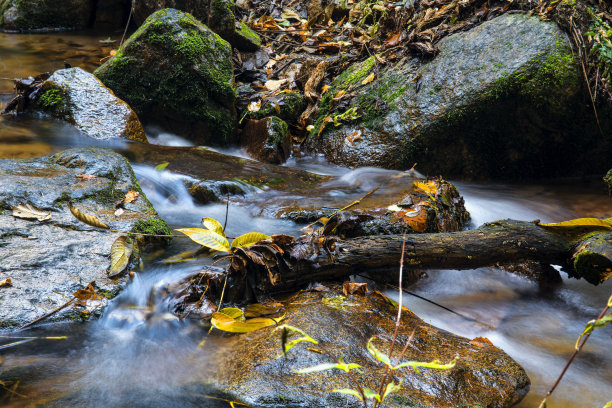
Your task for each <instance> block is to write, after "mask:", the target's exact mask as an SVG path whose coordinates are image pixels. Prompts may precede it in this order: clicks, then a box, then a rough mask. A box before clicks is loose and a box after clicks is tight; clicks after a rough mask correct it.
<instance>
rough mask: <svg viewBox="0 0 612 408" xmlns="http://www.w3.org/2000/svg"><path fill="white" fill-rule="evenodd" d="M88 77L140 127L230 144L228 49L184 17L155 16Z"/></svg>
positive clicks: (233, 116) (232, 121) (232, 131)
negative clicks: (95, 79) (124, 104)
mask: <svg viewBox="0 0 612 408" xmlns="http://www.w3.org/2000/svg"><path fill="white" fill-rule="evenodd" d="M94 74H95V75H96V76H97V77H98V78H99V79H100V80H101V81H102V82H103V83H104V84H105V85H106V86H108V87H109V88H110V89H112V90H113V91H114V92H115V94H116V95H117V96H118V97H120V98H121V99H123V100H124V101H126V102H127V103H128V104H130V106H131V107H132V108H133V109H134V110H135V111H136V112H137V113H138V115H139V116H140V118H141V119H142V120H143V121H144V122H148V123H155V124H159V125H162V126H163V127H164V128H166V129H168V130H170V131H173V132H175V133H178V134H181V135H183V136H185V137H188V138H190V139H192V140H193V141H195V142H197V143H202V144H214V145H225V144H228V143H232V142H235V140H236V110H235V108H234V100H235V94H234V88H233V85H232V82H233V68H232V62H231V47H230V46H229V44H228V43H227V42H226V41H225V40H223V39H222V38H220V37H219V36H218V35H217V34H215V33H213V32H212V31H210V30H209V29H208V28H207V27H206V26H205V25H203V24H202V23H200V22H199V21H198V20H196V19H195V18H193V16H191V15H189V14H186V13H183V12H181V11H178V10H174V9H163V10H159V11H157V12H155V13H154V14H152V15H151V16H149V18H147V20H146V21H145V22H144V24H143V25H142V26H141V27H140V28H139V29H138V30H137V31H136V32H135V33H134V34H133V35H132V36H131V37H130V38H129V39H128V40H127V41H126V42H125V43H124V44H123V46H122V47H121V48H120V49H119V50H118V51H117V54H116V55H115V56H114V57H112V58H111V59H110V60H108V61H107V62H106V63H104V65H102V66H101V67H100V68H98V69H97V70H96V71H95V73H94Z"/></svg>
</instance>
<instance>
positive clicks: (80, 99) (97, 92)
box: [37, 68, 147, 142]
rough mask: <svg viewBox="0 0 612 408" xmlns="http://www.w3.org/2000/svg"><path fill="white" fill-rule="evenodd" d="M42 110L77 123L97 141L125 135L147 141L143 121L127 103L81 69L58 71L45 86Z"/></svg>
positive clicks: (79, 127) (124, 137)
mask: <svg viewBox="0 0 612 408" xmlns="http://www.w3.org/2000/svg"><path fill="white" fill-rule="evenodd" d="M37 106H38V108H39V109H42V110H44V111H47V112H49V113H51V114H52V115H53V116H55V117H58V118H60V119H64V120H66V121H67V122H69V123H72V124H73V125H75V126H76V127H77V128H78V129H79V130H80V131H81V132H83V133H84V134H85V135H87V136H89V137H92V138H94V139H98V140H107V139H112V138H123V139H129V140H135V141H139V142H146V141H147V137H146V136H145V132H144V129H143V127H142V124H141V123H140V121H139V120H138V116H137V115H136V113H135V112H134V111H133V110H132V108H130V107H129V105H128V104H127V103H125V102H124V101H122V100H121V99H119V98H117V97H116V96H115V95H114V94H113V92H112V91H111V90H110V89H108V88H107V87H106V86H104V84H103V83H102V82H100V80H99V79H98V78H96V77H95V76H93V74H90V73H89V72H86V71H84V70H82V69H81V68H67V69H61V70H59V71H56V72H55V73H53V75H51V77H50V78H49V79H48V80H47V81H45V83H44V84H43V85H42V89H41V93H40V96H39V98H38V100H37Z"/></svg>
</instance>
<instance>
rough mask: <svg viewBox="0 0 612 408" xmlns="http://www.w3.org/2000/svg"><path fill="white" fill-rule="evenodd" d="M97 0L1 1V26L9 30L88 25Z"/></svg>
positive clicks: (34, 29)
mask: <svg viewBox="0 0 612 408" xmlns="http://www.w3.org/2000/svg"><path fill="white" fill-rule="evenodd" d="M94 3H95V1H94V0H61V1H58V0H0V26H2V28H3V29H4V30H7V31H44V30H55V29H68V30H69V29H78V28H85V27H87V26H88V25H89V23H90V22H91V20H92V18H93V16H94V11H95V4H94Z"/></svg>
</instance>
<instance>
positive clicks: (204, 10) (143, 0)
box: [134, 0, 261, 51]
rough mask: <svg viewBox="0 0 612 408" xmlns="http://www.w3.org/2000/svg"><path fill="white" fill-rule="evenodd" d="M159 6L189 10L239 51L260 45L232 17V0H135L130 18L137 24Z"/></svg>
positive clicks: (233, 6) (252, 33)
mask: <svg viewBox="0 0 612 408" xmlns="http://www.w3.org/2000/svg"><path fill="white" fill-rule="evenodd" d="M163 8H174V9H177V10H181V11H184V12H187V13H190V14H191V15H193V16H194V17H195V18H196V19H198V20H200V21H201V22H202V23H204V24H206V25H208V27H209V28H210V29H211V30H212V31H214V32H215V33H217V34H219V35H220V36H221V38H223V39H224V40H226V41H228V42H229V43H230V44H231V45H232V47H234V48H238V49H239V50H240V51H257V50H258V49H259V47H261V38H260V37H259V35H257V33H255V32H254V31H253V30H251V29H250V28H249V27H248V26H247V25H246V24H244V23H243V22H240V21H237V20H236V16H235V14H234V8H235V5H234V1H233V0H139V1H137V2H135V3H134V19H135V20H136V22H137V23H138V24H140V23H142V22H143V21H144V20H145V19H146V18H147V17H148V16H149V15H151V14H152V13H153V12H155V11H157V10H160V9H163Z"/></svg>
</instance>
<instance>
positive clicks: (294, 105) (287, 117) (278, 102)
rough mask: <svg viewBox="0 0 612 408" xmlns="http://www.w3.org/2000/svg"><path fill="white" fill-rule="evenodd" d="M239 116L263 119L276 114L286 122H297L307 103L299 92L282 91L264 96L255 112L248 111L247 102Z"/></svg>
mask: <svg viewBox="0 0 612 408" xmlns="http://www.w3.org/2000/svg"><path fill="white" fill-rule="evenodd" d="M244 105H245V106H244V111H243V112H242V113H241V116H240V117H243V116H244V117H245V118H248V119H263V118H266V117H269V116H278V117H279V118H281V119H283V120H284V121H286V122H288V123H295V122H297V120H298V118H299V117H300V115H301V113H302V112H303V111H304V109H306V106H307V105H308V104H307V103H306V98H305V97H304V94H302V93H301V92H297V91H295V92H282V93H279V94H277V95H272V96H270V97H267V98H265V99H264V100H263V101H262V102H261V108H260V109H259V110H258V111H256V112H250V111H248V109H247V104H246V103H245V104H244Z"/></svg>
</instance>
